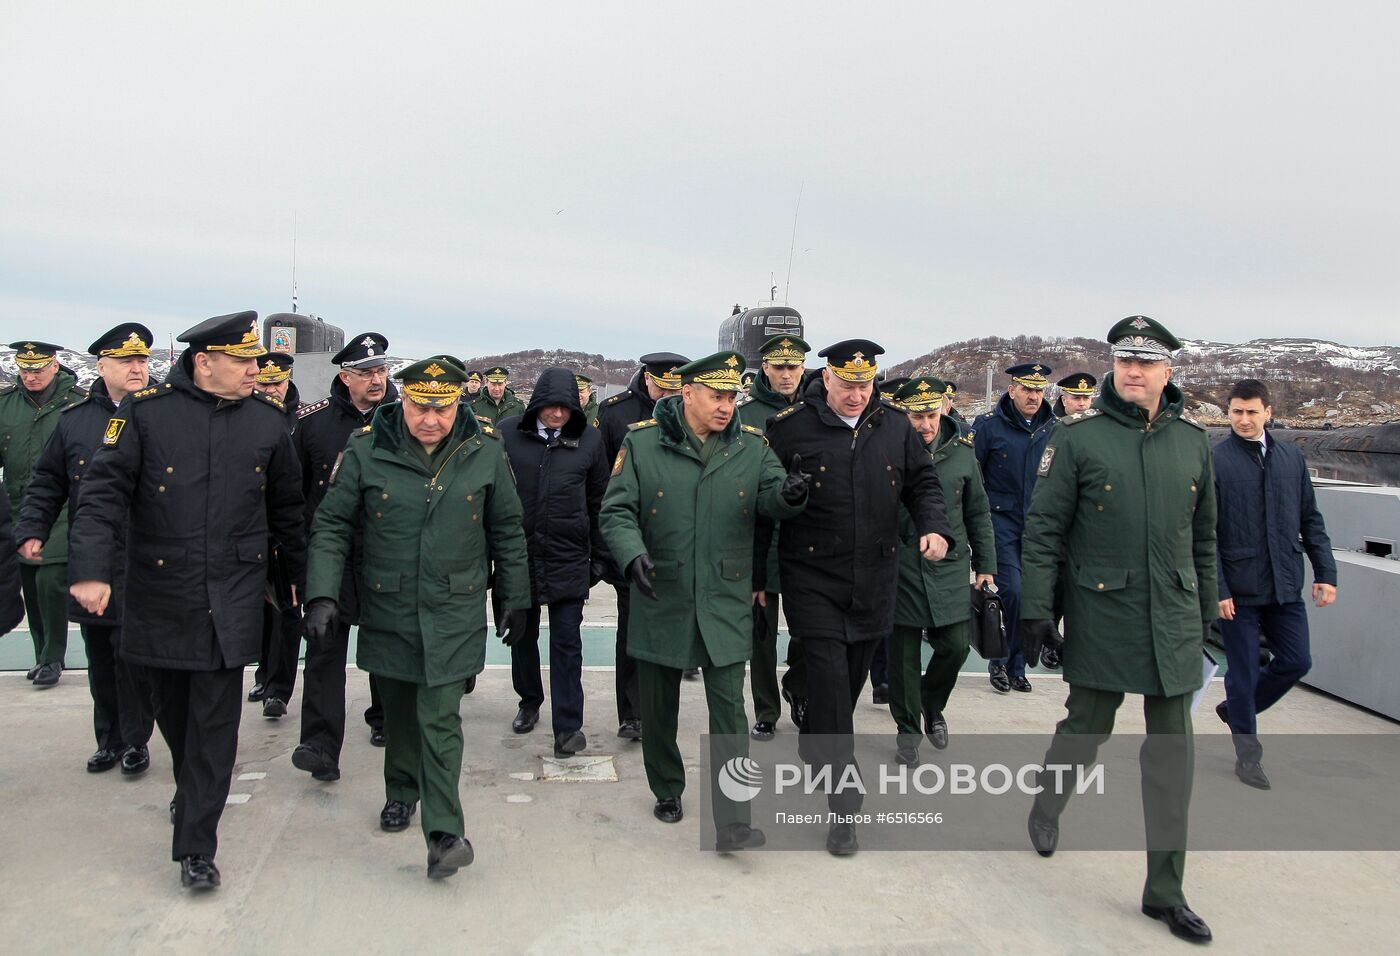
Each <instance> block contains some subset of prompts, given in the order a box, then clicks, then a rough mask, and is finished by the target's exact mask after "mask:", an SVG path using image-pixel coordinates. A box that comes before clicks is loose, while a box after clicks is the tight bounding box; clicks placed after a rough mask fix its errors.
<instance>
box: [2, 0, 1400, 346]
mask: <svg viewBox="0 0 1400 956" xmlns="http://www.w3.org/2000/svg"><path fill="white" fill-rule="evenodd" d="M400 8H402V9H400ZM406 10H411V11H414V12H405V11H406ZM351 11H359V12H351ZM1397 49H1400V5H1397V4H1395V3H1393V2H1375V3H1349V2H1345V0H1343V2H1338V0H1331V2H1328V3H1289V2H1278V0H1274V2H1260V3H1254V2H1228V3H1225V2H1209V3H1189V2H1185V3H1183V2H1174V3H1163V2H1160V0H1155V2H1142V3H1139V2H1126V0H1110V2H1099V3H1087V2H1077V3H1055V2H1047V0H1033V2H1022V3H994V2H978V3H967V2H958V3H942V2H940V3H932V2H927V3H909V4H853V3H850V2H848V0H847V2H840V3H828V4H822V3H800V4H790V5H789V4H779V3H753V2H745V3H717V2H713V0H708V2H706V3H703V4H694V5H691V6H684V7H683V6H682V5H680V4H673V3H655V2H652V3H629V4H602V3H593V2H585V3H579V2H573V3H531V4H528V5H527V4H508V3H501V2H499V0H494V2H490V3H471V4H467V3H461V2H455V3H443V4H419V3H412V2H401V3H397V4H392V5H391V4H378V3H376V4H369V3H362V4H352V3H346V2H337V3H323V4H302V3H295V2H287V0H282V2H276V3H266V4H264V3H249V2H240V3H238V4H218V5H216V4H213V3H203V2H189V0H184V2H180V3H169V4H167V3H153V2H152V3H133V2H130V0H118V2H116V3H111V4H94V3H92V2H90V0H85V2H79V3H61V2H54V0H44V2H37V3H30V2H25V0H5V3H4V4H3V5H0V116H2V117H3V119H0V147H2V148H0V341H10V340H12V339H16V338H27V337H47V338H50V339H52V340H55V341H58V342H60V343H62V344H65V345H69V346H72V347H77V348H82V347H85V346H86V345H87V344H88V342H89V341H91V339H92V338H93V337H95V336H96V334H97V333H99V332H101V331H103V330H104V329H105V328H107V327H108V326H109V325H111V324H114V323H115V322H118V321H127V320H132V319H135V320H139V321H143V322H145V323H147V324H148V325H150V326H151V327H152V328H153V329H154V330H155V331H156V332H157V334H158V335H159V336H161V337H162V340H163V338H164V336H165V334H166V333H168V332H175V333H178V332H180V331H181V330H183V329H184V328H186V327H188V326H190V325H193V324H194V323H195V322H197V321H198V320H200V319H202V318H204V317H206V316H209V315H214V314H219V313H223V312H231V311H236V310H240V309H256V310H257V311H258V312H260V313H262V314H264V315H265V314H268V313H271V312H277V311H286V310H288V309H289V308H290V305H291V271H292V235H293V220H294V218H295V220H296V234H297V255H296V262H297V269H296V273H297V283H298V287H299V292H300V306H301V309H300V311H302V312H314V313H315V314H317V315H320V316H322V317H324V318H325V319H326V320H327V321H330V322H333V323H335V324H337V325H340V326H342V327H344V328H345V330H346V331H347V333H354V332H357V331H362V330H365V329H369V328H373V329H376V330H380V331H383V332H385V333H386V334H387V335H388V336H389V337H390V339H391V342H392V344H393V351H394V352H395V353H397V354H401V355H419V354H425V353H428V352H430V351H437V350H442V351H448V352H452V353H455V354H459V355H464V356H466V355H480V354H485V353H495V352H504V351H510V350H514V349H521V348H551V347H560V348H570V349H580V350H585V351H590V352H601V353H604V354H606V355H609V356H613V357H629V356H636V355H638V354H640V353H642V352H646V351H651V350H655V349H668V350H676V351H679V352H683V353H686V354H689V355H692V356H695V355H701V354H707V353H708V352H711V351H713V350H714V349H715V348H716V337H715V331H716V327H717V326H718V323H719V322H720V321H722V320H723V319H724V318H725V317H726V316H727V315H728V314H729V311H730V307H731V306H732V305H733V304H734V303H736V302H738V303H742V304H744V305H746V306H747V305H752V304H754V303H756V302H757V301H758V300H760V299H765V298H767V295H768V286H769V277H770V274H772V275H774V276H775V277H776V280H775V281H776V283H777V285H778V286H779V290H778V297H779V299H780V300H781V299H782V298H783V296H784V292H785V290H786V291H787V294H788V300H789V303H790V304H791V305H793V306H795V307H797V308H798V309H800V310H801V311H802V312H803V314H804V316H805V318H806V320H807V323H808V332H809V335H808V338H809V339H810V341H811V342H812V343H813V345H814V346H816V347H818V348H820V347H821V346H823V345H825V344H828V343H830V342H832V341H835V340H837V339H840V338H845V337H850V336H856V335H864V336H868V337H871V338H874V339H876V340H877V341H879V342H880V343H882V344H883V345H884V346H885V347H886V349H887V351H888V353H889V354H890V357H891V358H892V359H895V360H898V359H903V358H908V357H911V356H914V355H917V354H920V353H922V352H925V351H927V350H929V349H931V348H934V347H936V346H938V345H940V344H944V343H946V342H950V341H955V340H958V339H963V338H969V337H973V336H978V335H987V334H1003V335H1015V334H1018V333H1031V334H1042V335H1090V336H1099V335H1102V334H1103V333H1104V332H1105V331H1106V330H1107V328H1108V327H1109V326H1110V325H1111V324H1112V323H1113V322H1114V321H1116V320H1117V319H1118V318H1121V317H1122V316H1124V315H1129V314H1133V313H1138V312H1141V313H1146V314H1148V315H1152V316H1154V317H1157V318H1159V319H1161V320H1162V321H1164V322H1166V323H1167V324H1168V325H1169V326H1170V327H1171V328H1172V329H1173V330H1174V331H1176V332H1177V333H1178V334H1179V335H1182V336H1183V337H1192V338H1210V339H1214V340H1218V341H1243V340H1245V339H1249V338H1255V337H1261V336H1285V335H1286V336H1317V337H1322V338H1329V339H1332V340H1336V341H1341V342H1344V343H1347V344H1354V345H1371V344H1386V343H1391V344H1394V343H1397V342H1400V296H1397V276H1400V269H1397V262H1398V261H1400V257H1398V256H1397V252H1400V186H1397V175H1400V163H1398V162H1397V160H1400V149H1397V147H1400V120H1398V119H1397V117H1400V107H1398V106H1397V92H1400V57H1397V55H1396V50H1397ZM804 184H805V185H804ZM799 189H801V191H802V198H801V211H800V215H799V216H798V219H797V241H796V253H795V256H794V258H793V262H792V271H791V284H790V289H789V285H788V253H789V244H790V241H791V239H792V231H793V214H794V210H795V209H796V207H797V203H798V192H799Z"/></svg>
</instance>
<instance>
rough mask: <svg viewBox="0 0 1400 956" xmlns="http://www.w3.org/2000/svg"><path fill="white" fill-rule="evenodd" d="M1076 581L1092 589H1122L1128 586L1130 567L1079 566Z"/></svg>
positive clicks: (1076, 571)
mask: <svg viewBox="0 0 1400 956" xmlns="http://www.w3.org/2000/svg"><path fill="white" fill-rule="evenodd" d="M1074 583H1075V584H1078V585H1079V586H1080V587H1081V588H1088V589H1089V590H1090V591H1121V590H1122V589H1123V588H1125V587H1127V586H1128V569H1127V568H1077V569H1076V570H1075V572H1074Z"/></svg>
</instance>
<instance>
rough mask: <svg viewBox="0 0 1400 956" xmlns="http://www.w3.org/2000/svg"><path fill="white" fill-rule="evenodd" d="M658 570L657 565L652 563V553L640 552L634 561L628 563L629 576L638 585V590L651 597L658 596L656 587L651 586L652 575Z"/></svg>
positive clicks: (654, 598)
mask: <svg viewBox="0 0 1400 956" xmlns="http://www.w3.org/2000/svg"><path fill="white" fill-rule="evenodd" d="M655 571H656V565H655V564H652V561H651V555H649V554H639V555H637V556H636V557H635V558H633V559H632V563H631V564H629V565H627V576H628V577H629V578H631V579H632V583H633V584H635V585H636V586H637V590H638V591H641V592H642V594H644V595H646V596H647V597H649V598H651V599H652V600H653V601H655V600H658V599H657V597H656V588H654V587H652V586H651V575H652V574H653V573H654V572H655Z"/></svg>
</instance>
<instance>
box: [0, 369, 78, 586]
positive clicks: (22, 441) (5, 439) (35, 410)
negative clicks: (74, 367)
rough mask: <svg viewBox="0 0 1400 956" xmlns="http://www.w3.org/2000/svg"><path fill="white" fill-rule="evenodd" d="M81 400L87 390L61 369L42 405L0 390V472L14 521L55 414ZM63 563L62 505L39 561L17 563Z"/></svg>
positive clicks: (12, 389)
mask: <svg viewBox="0 0 1400 956" xmlns="http://www.w3.org/2000/svg"><path fill="white" fill-rule="evenodd" d="M85 398H87V390H86V389H84V388H82V387H80V386H79V385H78V377H77V376H76V375H74V374H73V373H72V372H71V371H70V370H69V369H67V368H66V367H64V366H59V369H58V374H57V375H55V376H54V389H53V394H52V395H51V396H50V397H49V400H48V401H47V402H45V403H44V404H43V405H35V404H34V400H33V399H32V398H31V397H30V394H29V392H27V391H25V389H24V386H23V385H18V384H16V385H6V386H4V387H3V388H0V468H3V469H4V471H5V493H6V494H7V495H9V497H10V510H11V511H13V512H14V515H15V517H16V518H18V517H19V513H20V503H21V502H22V501H24V492H25V491H26V490H27V489H28V488H29V479H30V477H31V476H32V475H33V472H34V464H35V462H37V461H38V460H39V453H40V452H41V451H43V450H44V446H45V445H46V444H48V441H49V437H50V436H51V435H53V432H54V429H55V428H57V427H58V416H59V413H60V412H62V411H63V410H64V409H66V408H70V407H72V406H74V405H77V404H78V403H80V402H81V401H82V400H83V399H85ZM67 560H68V506H67V505H64V507H63V510H62V511H61V512H59V515H58V520H57V521H55V522H54V525H53V527H52V528H51V529H49V536H48V539H47V540H46V541H45V543H44V555H43V557H42V558H40V559H39V560H38V561H29V560H26V559H24V558H21V559H20V563H21V564H63V563H64V562H66V561H67Z"/></svg>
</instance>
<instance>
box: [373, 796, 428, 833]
mask: <svg viewBox="0 0 1400 956" xmlns="http://www.w3.org/2000/svg"><path fill="white" fill-rule="evenodd" d="M416 812H418V803H417V801H414V802H413V803H404V802H403V801H402V800H390V801H389V802H388V803H386V804H384V809H383V810H380V811H379V829H381V830H385V831H387V832H389V833H398V832H399V831H400V830H407V829H408V821H409V820H411V819H413V814H415V813H416Z"/></svg>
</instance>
